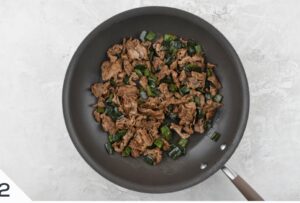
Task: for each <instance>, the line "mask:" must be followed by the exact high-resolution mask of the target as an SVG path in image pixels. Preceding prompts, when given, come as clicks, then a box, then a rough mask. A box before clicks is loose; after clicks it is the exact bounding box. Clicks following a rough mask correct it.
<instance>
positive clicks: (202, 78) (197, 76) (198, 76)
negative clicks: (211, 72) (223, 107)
mask: <svg viewBox="0 0 300 203" xmlns="http://www.w3.org/2000/svg"><path fill="white" fill-rule="evenodd" d="M191 78H195V79H196V80H197V81H198V82H199V87H204V86H205V80H206V74H205V73H198V72H194V71H192V77H191Z"/></svg>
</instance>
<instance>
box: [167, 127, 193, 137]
mask: <svg viewBox="0 0 300 203" xmlns="http://www.w3.org/2000/svg"><path fill="white" fill-rule="evenodd" d="M170 128H171V129H173V130H174V131H175V132H176V133H177V134H178V135H179V136H180V137H181V138H184V139H186V138H189V137H190V135H189V134H187V133H184V132H182V131H181V130H182V126H180V125H176V124H175V123H172V124H171V126H170Z"/></svg>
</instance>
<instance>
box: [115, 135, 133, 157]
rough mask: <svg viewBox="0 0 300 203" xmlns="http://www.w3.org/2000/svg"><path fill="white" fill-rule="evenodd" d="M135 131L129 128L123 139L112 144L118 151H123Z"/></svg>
mask: <svg viewBox="0 0 300 203" xmlns="http://www.w3.org/2000/svg"><path fill="white" fill-rule="evenodd" d="M133 135H134V133H133V131H131V130H128V131H127V132H126V134H125V135H124V136H123V137H122V140H121V141H119V142H115V143H113V144H112V146H113V148H114V150H115V151H116V152H119V153H121V152H122V151H123V150H124V148H125V147H126V146H127V145H128V143H129V141H130V139H131V138H132V137H133Z"/></svg>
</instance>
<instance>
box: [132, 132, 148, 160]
mask: <svg viewBox="0 0 300 203" xmlns="http://www.w3.org/2000/svg"><path fill="white" fill-rule="evenodd" d="M152 143H153V139H152V138H151V136H150V135H149V134H148V133H147V131H146V130H145V129H138V130H137V131H136V134H135V136H134V137H133V138H132V140H131V141H130V142H129V145H128V146H129V147H131V149H133V150H134V151H137V152H138V154H134V156H135V157H137V156H139V155H140V154H141V153H143V152H144V151H145V150H146V148H147V147H149V146H151V145H152ZM131 155H132V154H131ZM132 156H133V155H132Z"/></svg>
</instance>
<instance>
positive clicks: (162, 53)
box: [153, 41, 166, 59]
mask: <svg viewBox="0 0 300 203" xmlns="http://www.w3.org/2000/svg"><path fill="white" fill-rule="evenodd" d="M153 47H154V49H155V51H156V54H157V56H158V57H159V58H160V59H163V58H164V57H165V54H166V52H165V51H164V50H163V46H162V45H161V42H159V41H158V42H157V43H154V44H153Z"/></svg>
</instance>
